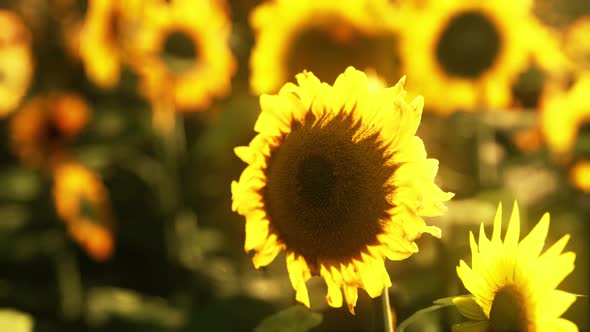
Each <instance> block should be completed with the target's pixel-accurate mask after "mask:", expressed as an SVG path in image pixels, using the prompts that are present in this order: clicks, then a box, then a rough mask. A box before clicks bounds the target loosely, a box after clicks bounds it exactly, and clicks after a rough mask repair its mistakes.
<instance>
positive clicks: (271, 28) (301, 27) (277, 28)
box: [250, 0, 399, 94]
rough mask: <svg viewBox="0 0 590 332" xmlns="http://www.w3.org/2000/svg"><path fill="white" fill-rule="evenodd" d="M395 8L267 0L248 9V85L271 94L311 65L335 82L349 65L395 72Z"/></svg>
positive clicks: (388, 75) (381, 1)
mask: <svg viewBox="0 0 590 332" xmlns="http://www.w3.org/2000/svg"><path fill="white" fill-rule="evenodd" d="M394 13H395V11H394V8H393V7H392V6H391V5H390V4H389V3H388V1H385V0H361V1H357V0H343V1H336V2H334V1H314V0H278V1H266V2H264V3H262V4H260V5H259V6H258V7H256V8H255V9H254V10H253V11H252V13H251V14H250V25H251V26H252V28H253V29H254V31H255V33H256V43H255V45H254V48H253V50H252V54H251V57H250V70H251V76H250V87H251V89H252V90H253V91H254V92H255V93H256V94H260V93H275V92H277V91H278V89H279V88H280V87H281V86H282V85H283V84H284V83H285V82H287V81H289V80H290V79H291V78H292V77H294V76H295V74H297V73H299V72H301V71H302V70H304V69H305V70H311V71H312V72H314V73H315V74H316V75H317V76H318V77H319V78H320V79H321V80H322V81H324V82H334V80H335V79H336V77H337V76H338V75H339V74H340V73H342V72H343V71H344V69H346V68H347V67H348V66H351V65H352V66H355V67H357V68H359V69H362V70H363V71H364V70H366V69H369V68H373V70H374V71H375V70H376V72H378V73H379V74H380V75H381V76H382V77H381V79H392V78H393V77H399V74H398V66H397V64H396V60H395V57H396V55H397V50H396V49H395V33H394V31H395V30H394V29H395V26H394V24H395V22H396V20H395V17H393V16H392V14H394Z"/></svg>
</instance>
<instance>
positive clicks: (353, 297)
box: [344, 284, 359, 315]
mask: <svg viewBox="0 0 590 332" xmlns="http://www.w3.org/2000/svg"><path fill="white" fill-rule="evenodd" d="M358 295H359V294H358V288H357V287H355V286H350V285H346V284H345V285H344V298H345V299H346V303H347V304H348V311H350V313H351V314H353V315H354V307H356V301H357V299H358Z"/></svg>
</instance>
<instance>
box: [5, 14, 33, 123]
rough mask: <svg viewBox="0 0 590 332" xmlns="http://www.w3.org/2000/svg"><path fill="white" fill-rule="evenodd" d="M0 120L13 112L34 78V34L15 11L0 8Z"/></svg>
mask: <svg viewBox="0 0 590 332" xmlns="http://www.w3.org/2000/svg"><path fill="white" fill-rule="evenodd" d="M0 31H2V33H1V34H0V117H3V116H5V115H7V114H8V113H10V112H12V111H14V110H15V109H16V108H17V107H18V105H19V104H20V101H21V99H22V98H23V97H24V96H25V94H26V93H27V89H28V87H29V84H30V83H31V79H32V77H33V59H32V55H31V33H30V31H29V29H28V28H27V27H26V26H25V25H24V23H23V22H22V20H21V19H20V18H19V17H18V16H17V15H16V14H14V13H13V12H10V11H7V10H2V9H0Z"/></svg>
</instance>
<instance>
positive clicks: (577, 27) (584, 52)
mask: <svg viewBox="0 0 590 332" xmlns="http://www.w3.org/2000/svg"><path fill="white" fill-rule="evenodd" d="M589 32H590V16H583V17H581V18H579V19H577V20H576V21H575V22H574V23H573V24H572V25H570V26H569V27H568V28H567V29H566V32H565V37H564V42H563V43H564V49H565V52H566V54H568V55H569V56H570V57H571V59H572V61H573V62H574V63H575V64H576V65H577V66H578V67H579V68H581V69H583V70H590V38H588V34H589Z"/></svg>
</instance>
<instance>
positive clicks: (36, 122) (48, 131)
mask: <svg viewBox="0 0 590 332" xmlns="http://www.w3.org/2000/svg"><path fill="white" fill-rule="evenodd" d="M90 116H91V109H90V107H89V106H88V104H87V103H86V101H85V100H84V99H82V97H80V96H79V95H77V94H63V95H54V96H37V97H34V98H33V99H31V100H29V101H28V102H27V103H26V104H25V105H24V106H23V108H22V109H21V110H20V111H18V112H17V113H15V114H14V116H13V118H12V120H11V123H10V140H11V145H12V150H13V151H14V153H15V154H16V155H17V156H18V157H19V158H20V159H21V160H22V161H23V162H24V163H25V164H27V165H28V166H30V167H33V168H44V169H51V168H53V167H54V166H55V165H57V164H59V163H60V162H63V161H64V160H67V159H69V145H70V144H72V143H73V141H74V140H75V138H76V136H78V135H79V134H80V132H81V131H82V130H83V129H84V127H85V126H86V124H87V123H88V121H89V118H90Z"/></svg>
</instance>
